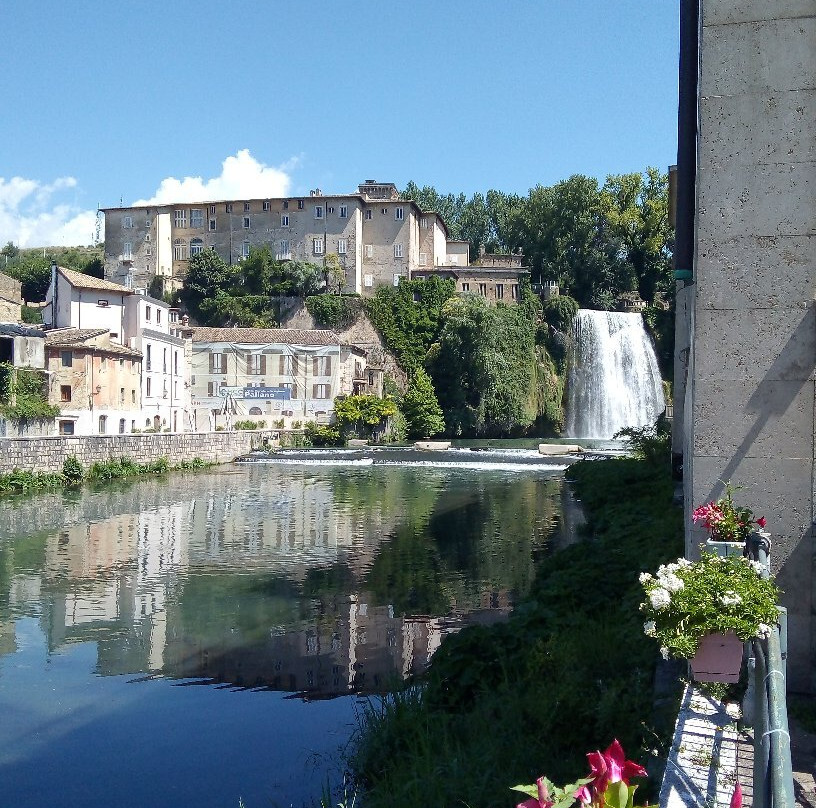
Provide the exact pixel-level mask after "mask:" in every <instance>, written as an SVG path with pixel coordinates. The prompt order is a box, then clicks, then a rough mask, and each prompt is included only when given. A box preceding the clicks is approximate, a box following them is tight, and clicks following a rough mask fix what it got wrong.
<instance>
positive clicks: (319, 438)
mask: <svg viewBox="0 0 816 808" xmlns="http://www.w3.org/2000/svg"><path fill="white" fill-rule="evenodd" d="M306 437H307V438H308V440H309V443H310V444H311V445H312V446H342V445H343V439H342V438H341V437H340V430H339V429H334V428H333V427H330V426H323V425H318V424H316V423H315V422H314V421H307V423H306Z"/></svg>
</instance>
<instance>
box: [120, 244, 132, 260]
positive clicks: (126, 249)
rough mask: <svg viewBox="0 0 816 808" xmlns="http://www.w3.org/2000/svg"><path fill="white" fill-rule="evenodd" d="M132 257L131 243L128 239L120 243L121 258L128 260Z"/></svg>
mask: <svg viewBox="0 0 816 808" xmlns="http://www.w3.org/2000/svg"><path fill="white" fill-rule="evenodd" d="M132 257H133V244H132V242H130V241H126V242H125V243H124V244H123V245H122V258H124V259H125V261H130V259H131V258H132Z"/></svg>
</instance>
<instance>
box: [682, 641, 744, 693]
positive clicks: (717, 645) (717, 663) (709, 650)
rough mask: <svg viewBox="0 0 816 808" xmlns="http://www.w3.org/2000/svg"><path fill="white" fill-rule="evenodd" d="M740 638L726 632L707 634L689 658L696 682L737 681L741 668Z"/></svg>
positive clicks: (741, 646)
mask: <svg viewBox="0 0 816 808" xmlns="http://www.w3.org/2000/svg"><path fill="white" fill-rule="evenodd" d="M742 650H743V643H742V640H741V639H740V638H739V637H737V635H736V634H734V632H733V631H729V632H728V633H727V634H707V635H706V636H705V637H703V639H702V640H700V647H699V648H698V649H697V653H696V654H695V655H694V656H693V657H692V658H691V659H690V660H689V664H690V665H691V672H692V674H693V675H694V678H695V679H696V680H697V681H698V682H732V683H733V682H738V681H739V678H740V671H741V670H742Z"/></svg>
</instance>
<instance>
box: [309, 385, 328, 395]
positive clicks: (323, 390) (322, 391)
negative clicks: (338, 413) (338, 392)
mask: <svg viewBox="0 0 816 808" xmlns="http://www.w3.org/2000/svg"><path fill="white" fill-rule="evenodd" d="M330 395H331V385H329V384H313V385H312V398H328V397H329V396H330Z"/></svg>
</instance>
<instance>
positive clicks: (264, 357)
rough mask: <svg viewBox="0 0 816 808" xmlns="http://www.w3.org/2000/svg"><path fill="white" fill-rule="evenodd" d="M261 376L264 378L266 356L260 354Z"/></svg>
mask: <svg viewBox="0 0 816 808" xmlns="http://www.w3.org/2000/svg"><path fill="white" fill-rule="evenodd" d="M261 376H266V354H261Z"/></svg>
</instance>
